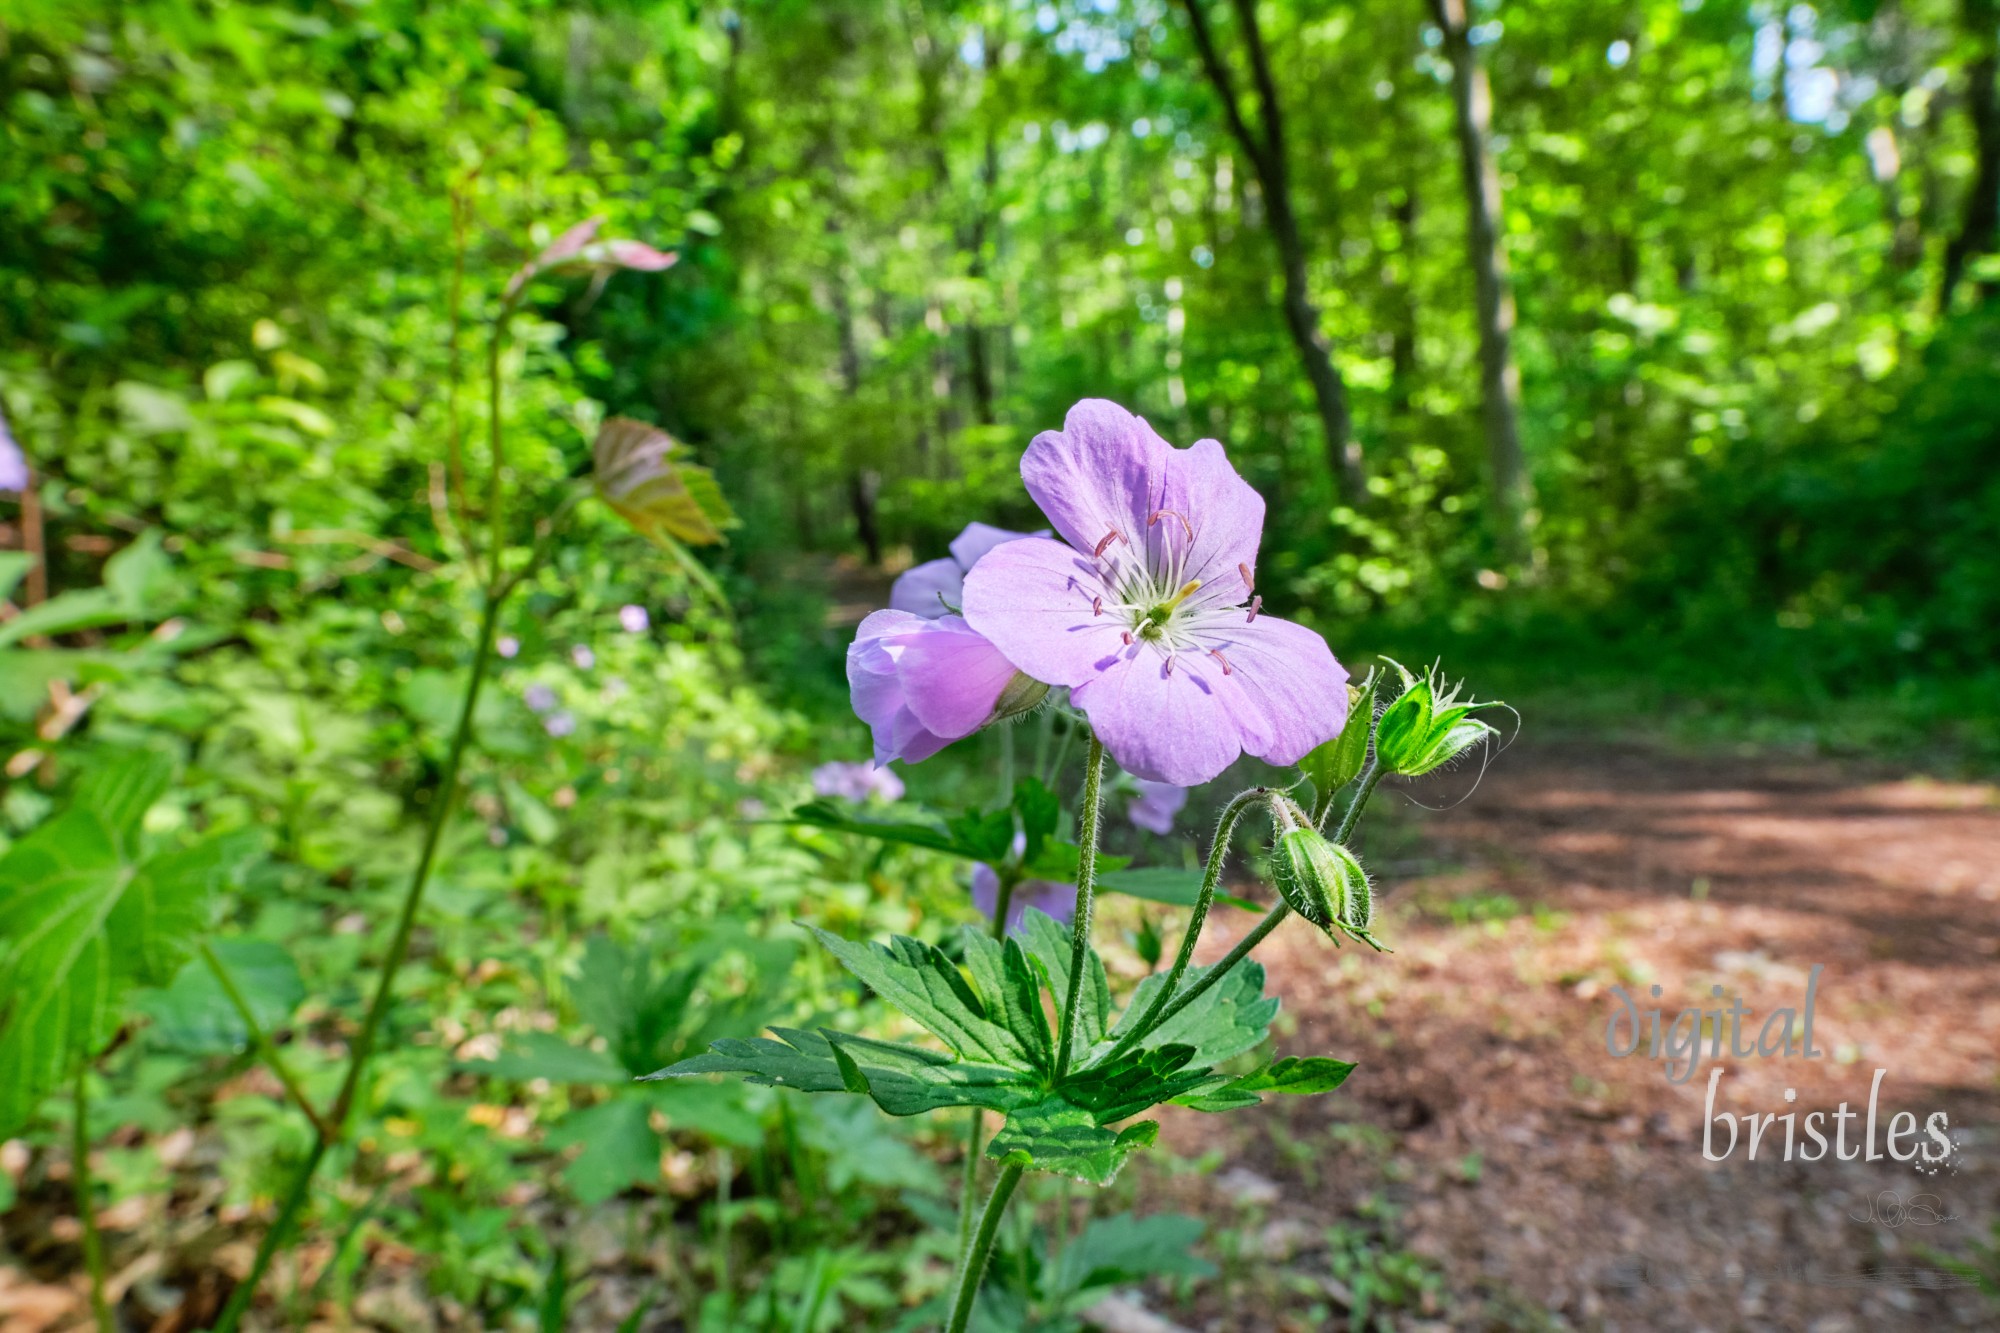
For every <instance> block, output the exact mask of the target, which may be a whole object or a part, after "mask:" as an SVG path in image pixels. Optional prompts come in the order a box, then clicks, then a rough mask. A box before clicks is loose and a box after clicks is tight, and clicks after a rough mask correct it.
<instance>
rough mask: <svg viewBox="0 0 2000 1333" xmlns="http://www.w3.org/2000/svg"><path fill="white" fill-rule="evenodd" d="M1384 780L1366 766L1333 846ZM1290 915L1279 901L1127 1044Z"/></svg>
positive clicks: (1377, 768) (1375, 767)
mask: <svg viewBox="0 0 2000 1333" xmlns="http://www.w3.org/2000/svg"><path fill="white" fill-rule="evenodd" d="M1386 776H1388V775H1387V774H1385V773H1383V772H1382V766H1381V765H1380V764H1379V763H1377V764H1370V765H1369V766H1368V771H1367V772H1365V773H1363V774H1362V775H1361V785H1360V787H1358V788H1356V790H1355V792H1354V799H1353V800H1352V801H1350V802H1349V803H1348V806H1347V813H1346V815H1344V816H1342V818H1341V821H1340V830H1339V832H1337V833H1335V834H1334V835H1333V840H1334V841H1335V842H1337V843H1341V844H1342V845H1345V844H1346V842H1347V839H1348V838H1349V837H1350V836H1351V835H1352V834H1353V833H1354V826H1355V825H1356V824H1358V823H1360V822H1361V811H1362V809H1363V807H1365V806H1366V805H1367V804H1368V798H1369V797H1370V796H1372V795H1374V794H1375V787H1376V784H1377V783H1379V782H1381V780H1382V779H1383V778H1384V777H1386ZM1291 911H1292V909H1291V907H1290V906H1289V905H1288V904H1287V903H1285V901H1284V900H1283V899H1280V900H1279V901H1278V904H1277V905H1276V906H1275V907H1273V908H1272V909H1271V910H1270V911H1269V912H1267V913H1265V915H1264V919H1263V920H1262V921H1259V922H1258V923H1257V924H1256V926H1255V927H1253V928H1252V929H1251V931H1250V933H1249V934H1248V935H1245V936H1244V937H1243V938H1242V939H1240V940H1238V941H1237V942H1236V947H1235V948H1233V949H1231V950H1230V951H1229V952H1228V953H1226V954H1224V955H1223V957H1222V961H1220V962H1218V963H1217V964H1216V965H1215V966H1214V967H1211V968H1209V969H1208V970H1207V971H1205V972H1203V973H1202V974H1201V976H1199V977H1197V978H1196V979H1195V982H1194V984H1193V985H1191V986H1189V987H1188V988H1187V989H1186V990H1185V991H1183V992H1182V993H1181V995H1180V998H1178V999H1176V1000H1174V1001H1173V1002H1172V1003H1171V1004H1169V1005H1167V1006H1166V1008H1164V1009H1163V1010H1161V1012H1160V1015H1159V1017H1158V1018H1155V1019H1154V1020H1153V1021H1152V1025H1151V1027H1147V1026H1146V1025H1144V1024H1142V1025H1140V1027H1137V1028H1134V1029H1133V1030H1132V1031H1133V1033H1134V1034H1136V1035H1132V1036H1129V1037H1128V1038H1127V1040H1128V1041H1137V1040H1139V1039H1140V1038H1141V1037H1143V1036H1144V1035H1145V1033H1146V1032H1149V1031H1152V1030H1154V1029H1157V1028H1159V1027H1162V1026H1164V1025H1165V1024H1166V1023H1168V1022H1169V1021H1171V1020H1172V1018H1173V1016H1174V1015H1175V1014H1178V1013H1179V1012H1180V1011H1181V1010H1183V1009H1185V1008H1187V1007H1188V1006H1189V1005H1191V1004H1193V1003H1194V1002H1195V1001H1196V1000H1198V999H1200V998H1201V997H1202V995H1203V993H1205V992H1206V991H1207V990H1208V989H1209V987H1211V986H1213V985H1215V984H1216V983H1217V982H1218V981H1221V980H1222V979H1223V978H1224V977H1226V976H1228V975H1229V973H1230V971H1231V970H1232V969H1234V968H1235V966H1236V965H1237V964H1238V963H1240V962H1242V961H1243V960H1244V959H1245V958H1247V957H1249V955H1250V951H1251V950H1252V949H1254V948H1256V947H1257V946H1258V945H1260V944H1262V943H1263V942H1264V940H1265V939H1266V937H1268V936H1269V935H1270V933H1271V932H1272V931H1274V930H1276V929H1277V928H1278V924H1279V923H1280V922H1282V921H1283V920H1284V919H1285V918H1286V917H1287V916H1289V915H1290V914H1291ZM1123 1044H1124V1043H1122V1042H1121V1043H1120V1045H1123Z"/></svg>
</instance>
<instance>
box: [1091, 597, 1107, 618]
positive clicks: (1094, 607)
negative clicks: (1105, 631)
mask: <svg viewBox="0 0 2000 1333" xmlns="http://www.w3.org/2000/svg"><path fill="white" fill-rule="evenodd" d="M1090 614H1092V615H1093V616H1101V615H1103V614H1104V599H1103V598H1102V597H1093V598H1091V599H1090Z"/></svg>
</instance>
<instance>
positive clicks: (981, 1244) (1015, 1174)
mask: <svg viewBox="0 0 2000 1333" xmlns="http://www.w3.org/2000/svg"><path fill="white" fill-rule="evenodd" d="M1026 1169H1027V1168H1026V1167H1024V1166H1022V1165H1021V1164H1020V1163H1019V1162H1009V1163H1008V1164H1007V1165H1005V1166H1003V1167H1001V1168H1000V1177H999V1179H997V1180H995V1181H994V1182H993V1193H991V1194H989V1195H987V1196H986V1211H985V1212H984V1213H982V1214H981V1215H980V1218H979V1230H978V1232H977V1233H976V1234H975V1235H974V1236H973V1238H972V1248H971V1249H969V1250H967V1251H966V1255H965V1261H964V1262H963V1263H961V1264H960V1265H959V1268H958V1290H957V1293H956V1294H955V1295H954V1296H953V1297H952V1302H951V1320H950V1322H949V1323H947V1324H946V1325H945V1333H965V1325H966V1322H967V1321H968V1320H970V1319H971V1318H972V1303H973V1301H974V1300H975V1299H976V1298H977V1297H978V1295H979V1282H980V1279H981V1278H983V1277H985V1276H986V1261H987V1259H988V1257H990V1256H991V1255H992V1253H993V1238H994V1236H995V1235H996V1234H997V1233H998V1232H999V1230H1000V1218H1001V1216H1002V1215H1003V1214H1005V1213H1006V1211H1007V1201H1008V1200H1009V1199H1011V1198H1012V1197H1013V1196H1014V1187H1015V1186H1016V1185H1018V1184H1020V1183H1021V1173H1022V1172H1023V1171H1025V1170H1026Z"/></svg>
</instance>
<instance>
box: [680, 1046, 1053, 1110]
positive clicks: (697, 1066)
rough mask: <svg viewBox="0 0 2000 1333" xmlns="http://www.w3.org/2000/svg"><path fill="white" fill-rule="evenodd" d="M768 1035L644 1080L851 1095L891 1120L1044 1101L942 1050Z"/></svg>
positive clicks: (1022, 1079) (1016, 1079) (1029, 1087)
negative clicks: (713, 1081) (716, 1078)
mask: <svg viewBox="0 0 2000 1333" xmlns="http://www.w3.org/2000/svg"><path fill="white" fill-rule="evenodd" d="M771 1031H772V1032H773V1033H774V1034H775V1035H776V1037H777V1040H775V1041H774V1040H771V1039H770V1038H766V1037H752V1038H747V1039H745V1038H725V1039H724V1040H722V1041H718V1042H716V1043H715V1044H714V1045H713V1046H712V1047H710V1048H709V1049H708V1050H707V1051H706V1052H704V1053H703V1054H701V1055H695V1056H690V1057H689V1058H687V1059H685V1060H682V1061H680V1062H679V1063H678V1064H673V1065H669V1066H668V1067H667V1068H665V1069H662V1070H660V1071H659V1072H658V1073H654V1074H648V1075H646V1076H645V1079H643V1080H642V1081H643V1082H651V1081H654V1080H658V1079H678V1078H688V1077H691V1076H693V1075H696V1074H741V1075H743V1076H744V1077H745V1078H746V1079H747V1080H748V1081H750V1082H752V1083H761V1084H764V1085H766V1086H768V1087H778V1088H797V1089H799V1090H800V1091H802V1092H854V1093H860V1094H863V1095H865V1096H867V1097H870V1098H872V1099H873V1100H874V1102H875V1104H876V1105H877V1106H880V1107H881V1108H882V1109H883V1110H884V1111H887V1112H888V1113H889V1114H890V1115H918V1114H921V1113H922V1112H925V1111H934V1110H938V1109H940V1108H942V1107H948V1106H983V1107H985V1108H987V1109H988V1110H991V1111H1009V1110H1012V1109H1013V1108H1015V1107H1017V1106H1021V1105H1024V1104H1026V1103H1027V1102H1031V1101H1033V1100H1035V1099H1036V1098H1038V1097H1040V1096H1042V1095H1043V1094H1042V1092H1041V1091H1040V1088H1039V1084H1038V1083H1037V1082H1036V1081H1035V1079H1034V1077H1033V1076H1032V1075H1030V1074H1028V1073H1026V1072H1024V1071H1022V1070H1018V1069H1007V1068H1003V1067H1001V1066H998V1065H989V1064H982V1063H977V1062H972V1061H964V1060H954V1059H953V1058H952V1057H951V1056H949V1055H946V1054H944V1053H943V1052H942V1051H927V1050H925V1049H923V1048H922V1047H919V1046H906V1045H902V1044H899V1043H895V1042H886V1041H875V1040H872V1039H870V1038H867V1037H856V1036H851V1035H849V1034H847V1033H844V1032H827V1031H821V1032H803V1031H800V1030H798V1029H796V1028H772V1029H771Z"/></svg>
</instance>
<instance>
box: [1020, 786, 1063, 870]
mask: <svg viewBox="0 0 2000 1333" xmlns="http://www.w3.org/2000/svg"><path fill="white" fill-rule="evenodd" d="M1014 809H1016V810H1017V811H1019V812H1020V815H1021V836H1022V838H1023V839H1024V840H1025V842H1024V845H1023V847H1022V852H1021V855H1022V857H1023V859H1024V860H1026V861H1028V862H1030V863H1032V862H1034V861H1035V860H1037V859H1039V858H1040V856H1041V854H1042V847H1043V845H1044V844H1045V843H1047V842H1048V840H1049V839H1050V838H1052V837H1054V836H1055V832H1056V823H1057V821H1058V820H1059V819H1060V818H1061V816H1062V802H1061V801H1060V800H1059V799H1057V797H1056V794H1055V793H1054V792H1052V791H1050V790H1049V789H1048V787H1047V786H1046V785H1044V784H1043V782H1042V780H1041V779H1040V778H1034V777H1028V778H1022V779H1021V780H1020V781H1019V782H1016V783H1015V784H1014Z"/></svg>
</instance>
